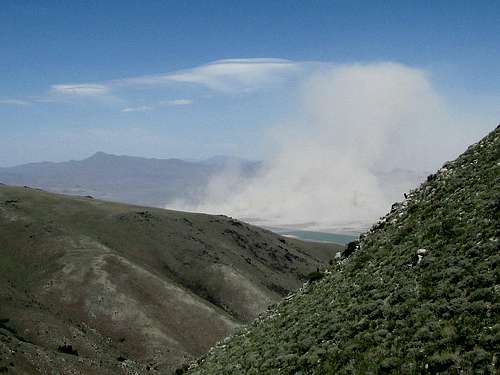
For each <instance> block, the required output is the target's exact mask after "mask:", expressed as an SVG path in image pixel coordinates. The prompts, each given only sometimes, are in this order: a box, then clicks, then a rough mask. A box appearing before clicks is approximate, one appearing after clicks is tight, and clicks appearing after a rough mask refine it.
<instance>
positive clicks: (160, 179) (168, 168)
mask: <svg viewBox="0 0 500 375" xmlns="http://www.w3.org/2000/svg"><path fill="white" fill-rule="evenodd" d="M259 166H260V162H255V161H248V160H244V159H240V158H235V157H228V156H215V157H212V158H209V159H207V160H202V161H186V160H181V159H149V158H141V157H133V156H125V155H120V156H118V155H111V154H106V153H104V152H97V153H96V154H94V155H92V156H91V157H89V158H87V159H84V160H78V161H74V160H72V161H67V162H59V163H54V162H41V163H30V164H23V165H19V166H15V167H9V168H0V182H2V183H5V184H8V185H17V186H23V185H27V186H33V187H38V188H41V189H44V190H48V191H51V192H56V193H64V194H71V195H91V196H93V197H95V198H100V199H106V200H110V201H115V202H125V203H130V204H139V205H144V206H153V207H163V206H164V205H165V203H166V202H170V201H173V200H176V199H179V200H183V201H185V202H189V203H193V204H196V203H197V201H198V200H199V199H201V198H202V196H203V192H204V188H205V186H206V185H207V183H208V181H210V179H211V178H212V177H213V176H214V175H215V174H217V173H220V172H221V171H223V170H224V169H226V168H237V169H238V173H240V174H241V175H242V176H247V177H251V176H252V175H253V174H254V173H255V172H256V171H257V169H258V168H259Z"/></svg>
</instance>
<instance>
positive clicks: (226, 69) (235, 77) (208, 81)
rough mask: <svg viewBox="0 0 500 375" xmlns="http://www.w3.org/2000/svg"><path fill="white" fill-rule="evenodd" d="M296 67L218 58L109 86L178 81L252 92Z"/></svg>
mask: <svg viewBox="0 0 500 375" xmlns="http://www.w3.org/2000/svg"><path fill="white" fill-rule="evenodd" d="M299 66H300V63H297V62H294V61H290V60H284V59H273V58H252V59H227V60H217V61H214V62H211V63H208V64H204V65H200V66H197V67H194V68H192V69H186V70H179V71H175V72H171V73H166V74H158V75H150V76H142V77H133V78H126V79H123V80H117V81H113V82H112V85H126V86H156V85H165V84H169V83H172V82H180V83H189V84H197V85H201V86H205V87H207V88H209V89H212V90H215V91H251V90H255V89H258V88H261V87H265V86H267V85H270V84H273V83H275V82H277V81H279V79H280V78H283V77H284V76H285V75H286V74H288V73H290V72H293V71H295V70H297V69H298V68H299Z"/></svg>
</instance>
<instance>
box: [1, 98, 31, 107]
mask: <svg viewBox="0 0 500 375" xmlns="http://www.w3.org/2000/svg"><path fill="white" fill-rule="evenodd" d="M29 104H31V103H30V102H27V101H26V100H19V99H0V105H17V106H26V105H29Z"/></svg>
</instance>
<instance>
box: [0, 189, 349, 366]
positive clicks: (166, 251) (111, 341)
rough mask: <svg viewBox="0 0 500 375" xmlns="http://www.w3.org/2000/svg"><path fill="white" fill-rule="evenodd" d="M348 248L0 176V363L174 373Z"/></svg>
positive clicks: (229, 220) (205, 216)
mask: <svg viewBox="0 0 500 375" xmlns="http://www.w3.org/2000/svg"><path fill="white" fill-rule="evenodd" d="M340 248H341V247H340V246H336V245H327V244H314V243H307V244H306V243H303V242H300V241H296V240H292V239H288V238H284V237H281V236H278V235H276V234H274V233H271V232H269V231H266V230H263V229H260V228H257V227H254V226H251V225H248V224H246V223H243V222H240V221H237V220H234V219H232V218H229V217H226V216H212V215H204V214H193V213H186V212H176V211H169V210H163V209H155V208H145V207H139V206H130V205H125V204H118V203H110V202H104V201H99V200H96V199H93V198H92V197H68V196H63V195H57V194H53V193H47V192H44V191H40V190H38V189H31V188H23V187H9V186H6V185H0V372H8V373H13V374H34V373H40V374H52V373H61V374H114V373H116V374H124V373H134V374H136V373H139V374H141V373H171V372H173V371H174V370H175V369H176V368H178V367H179V366H181V365H182V364H183V363H186V362H188V361H192V360H193V359H194V358H196V357H197V356H199V355H201V354H202V353H204V352H206V351H207V350H208V349H209V348H210V347H211V346H212V345H214V344H215V343H216V342H217V340H219V339H221V338H223V337H225V336H227V335H229V334H231V333H232V332H234V330H235V329H237V328H238V327H240V326H241V324H243V323H245V322H249V321H251V320H252V319H254V318H255V317H256V316H258V314H259V313H261V312H262V311H264V310H265V309H266V308H267V306H268V305H270V304H273V303H275V302H276V301H278V300H279V299H281V298H282V297H283V296H285V295H286V294H287V293H289V292H290V291H291V290H294V289H297V288H299V287H300V286H301V285H302V284H303V282H304V281H305V280H306V278H307V275H308V274H309V273H311V272H312V271H315V270H316V269H317V267H324V265H325V264H326V263H327V262H328V261H329V260H330V259H331V258H333V257H334V255H335V252H336V251H338V250H339V249H340Z"/></svg>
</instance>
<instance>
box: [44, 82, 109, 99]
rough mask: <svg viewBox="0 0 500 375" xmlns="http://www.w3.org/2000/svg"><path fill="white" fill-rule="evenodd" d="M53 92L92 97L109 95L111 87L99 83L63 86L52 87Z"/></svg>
mask: <svg viewBox="0 0 500 375" xmlns="http://www.w3.org/2000/svg"><path fill="white" fill-rule="evenodd" d="M51 92H52V93H53V94H59V95H73V96H86V97H92V96H103V95H107V94H109V92H110V87H108V86H107V85H105V84H98V83H81V84H62V85H52V86H51Z"/></svg>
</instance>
